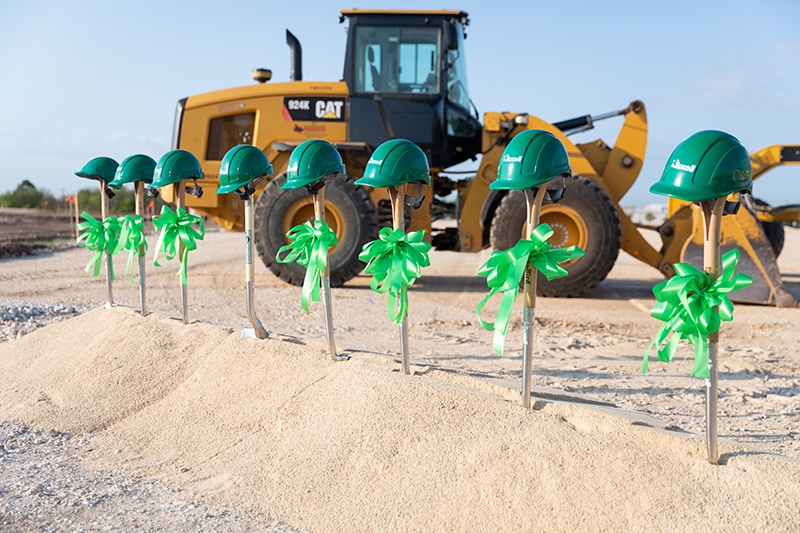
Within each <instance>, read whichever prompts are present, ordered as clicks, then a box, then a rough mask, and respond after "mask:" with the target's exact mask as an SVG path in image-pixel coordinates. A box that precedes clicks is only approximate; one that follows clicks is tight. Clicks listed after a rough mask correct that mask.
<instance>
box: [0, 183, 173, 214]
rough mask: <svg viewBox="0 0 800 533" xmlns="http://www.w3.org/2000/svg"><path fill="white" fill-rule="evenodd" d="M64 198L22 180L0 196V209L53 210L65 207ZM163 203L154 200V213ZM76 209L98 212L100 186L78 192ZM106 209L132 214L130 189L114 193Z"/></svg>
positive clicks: (133, 208)
mask: <svg viewBox="0 0 800 533" xmlns="http://www.w3.org/2000/svg"><path fill="white" fill-rule="evenodd" d="M66 198H67V197H66V196H64V197H62V198H56V197H55V196H53V194H52V193H51V192H50V191H48V190H47V189H37V188H36V186H35V185H34V184H33V183H31V182H30V181H28V180H23V181H22V182H20V184H19V185H17V187H16V189H14V190H13V191H6V192H5V193H3V194H0V207H22V208H25V209H53V210H55V209H56V208H57V207H62V208H65V207H66V205H65V202H66ZM150 200H151V198H150V197H149V196H148V197H146V198H145V206H146V205H147V204H149V203H150ZM164 203H165V202H164V201H163V200H162V199H161V198H156V200H155V205H154V212H155V213H158V212H160V211H161V206H162V205H164ZM59 204H60V205H59ZM78 207H79V208H80V210H81V211H91V212H97V211H100V186H99V185H96V186H95V187H92V188H89V189H81V190H80V191H78ZM108 207H109V211H110V212H112V213H133V212H134V211H135V210H136V200H135V195H134V193H133V189H132V187H129V186H127V185H126V186H124V187H123V188H122V189H121V190H119V191H114V197H113V198H111V199H110V200H109V202H108Z"/></svg>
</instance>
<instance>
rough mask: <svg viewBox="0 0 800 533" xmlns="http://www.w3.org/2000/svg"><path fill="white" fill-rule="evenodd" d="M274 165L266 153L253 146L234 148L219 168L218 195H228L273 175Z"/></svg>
mask: <svg viewBox="0 0 800 533" xmlns="http://www.w3.org/2000/svg"><path fill="white" fill-rule="evenodd" d="M272 172H273V170H272V165H271V164H270V162H269V159H267V156H266V155H264V152H262V151H261V150H259V149H258V148H256V147H255V146H253V145H252V144H240V145H239V146H234V147H233V148H231V149H230V150H228V153H226V154H225V157H223V158H222V164H221V165H220V167H219V187H217V190H216V191H215V192H216V193H217V194H228V193H229V192H234V191H235V190H237V189H240V188H241V187H245V188H246V187H247V186H248V185H249V184H250V182H252V181H253V180H257V179H259V178H261V177H262V176H265V175H267V174H272Z"/></svg>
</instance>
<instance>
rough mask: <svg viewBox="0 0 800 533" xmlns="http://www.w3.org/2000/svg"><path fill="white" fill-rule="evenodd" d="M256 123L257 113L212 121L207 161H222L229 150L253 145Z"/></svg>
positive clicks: (209, 130) (209, 131) (209, 125)
mask: <svg viewBox="0 0 800 533" xmlns="http://www.w3.org/2000/svg"><path fill="white" fill-rule="evenodd" d="M255 123H256V114H255V113H243V114H241V115H232V116H229V117H218V118H214V119H211V122H209V124H208V145H207V148H206V161H222V158H223V157H224V156H225V154H226V153H228V150H230V149H231V148H233V147H234V146H237V145H240V144H253V130H254V129H255Z"/></svg>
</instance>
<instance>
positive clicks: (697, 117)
mask: <svg viewBox="0 0 800 533" xmlns="http://www.w3.org/2000/svg"><path fill="white" fill-rule="evenodd" d="M347 7H360V8H397V7H402V8H405V9H414V8H425V9H432V8H433V9H461V10H464V11H467V12H469V14H470V19H471V24H470V26H469V28H468V38H467V41H466V43H465V44H466V50H465V52H466V54H467V63H468V69H469V72H468V74H469V88H470V93H471V97H472V99H473V101H474V102H475V105H476V106H477V108H478V110H479V111H480V112H481V113H483V112H484V111H520V112H523V111H524V112H529V113H531V114H532V115H535V116H538V117H540V118H542V119H544V120H547V121H550V122H555V121H559V120H564V119H567V118H572V117H575V116H579V115H584V114H595V115H596V114H600V113H604V112H607V111H611V110H615V109H621V108H624V107H626V106H627V105H628V103H629V102H630V101H632V100H635V99H639V100H642V101H643V102H644V103H645V105H646V106H647V115H648V122H649V139H648V150H647V156H646V158H645V164H644V168H643V169H642V173H641V174H640V177H639V180H638V181H637V183H636V184H635V185H634V187H633V188H632V189H631V191H630V192H629V193H628V195H627V196H626V197H625V198H624V199H623V202H622V203H623V204H634V205H643V204H646V203H648V202H660V201H663V199H662V198H661V197H658V196H655V195H651V194H650V193H649V192H648V188H649V186H650V185H651V184H652V183H653V182H655V181H657V180H658V178H659V177H660V174H661V171H662V170H663V168H664V164H665V163H666V160H667V158H668V157H669V155H670V153H671V151H672V149H673V148H674V147H675V146H676V145H677V144H678V143H680V142H681V141H682V140H683V139H685V138H686V137H688V136H689V135H691V134H692V133H694V132H696V131H699V130H703V129H720V130H724V131H727V132H729V133H732V134H733V135H736V136H737V137H738V138H739V139H740V140H741V141H742V143H743V144H744V145H745V146H746V147H747V148H748V150H750V151H751V152H752V151H756V150H758V149H760V148H763V147H765V146H768V145H771V144H800V126H799V125H798V123H799V122H800V120H798V119H800V98H799V96H800V94H799V93H800V2H797V1H793V0H760V1H736V0H733V1H712V2H700V1H693V2H689V1H683V0H678V1H670V2H646V1H616V2H612V1H607V2H599V1H584V0H576V1H572V2H553V1H549V2H543V1H538V0H536V1H527V2H485V1H481V2H477V1H472V0H462V1H461V2H457V3H456V2H450V1H448V2H446V3H445V2H442V3H439V2H436V3H433V2H417V1H408V0H406V1H404V2H402V3H401V2H394V3H389V2H374V1H372V2H370V1H363V2H359V3H355V4H354V3H352V2H351V3H350V4H337V3H335V2H325V1H316V0H315V1H295V2H274V1H264V0H261V1H259V2H250V1H235V0H231V1H228V2H225V3H222V2H205V1H195V2H170V1H168V0H163V1H160V2H154V1H149V0H148V1H137V2H124V3H123V2H80V1H61V2H51V1H37V2H28V3H22V2H11V1H10V0H0V14H1V15H2V16H0V161H2V165H0V192H2V191H5V190H8V189H11V188H13V187H14V186H16V184H17V183H19V182H20V181H21V180H23V179H29V180H31V181H32V182H33V183H35V184H36V185H37V186H39V187H44V188H48V189H50V190H51V191H52V192H53V193H55V194H57V195H58V194H61V193H62V192H65V193H67V194H69V193H71V192H73V191H75V190H77V189H78V188H81V187H86V186H87V185H88V182H87V181H86V180H82V179H80V178H77V177H75V176H74V174H73V173H74V172H75V171H76V170H78V169H80V168H81V167H82V166H83V164H84V163H85V162H86V161H88V160H89V159H91V158H92V157H95V156H99V155H106V156H110V157H113V158H115V159H116V160H117V161H122V160H123V159H124V158H125V157H127V156H129V155H132V154H134V153H145V154H148V155H150V156H152V157H154V158H156V159H158V158H159V157H160V156H161V155H162V154H163V153H164V152H166V151H167V150H169V144H170V138H171V134H172V120H173V115H174V109H175V103H176V102H177V100H178V99H180V98H183V97H185V96H189V95H193V94H199V93H203V92H207V91H212V90H217V89H223V88H228V87H234V86H240V85H248V84H251V83H253V81H252V79H251V78H250V71H251V70H252V69H253V68H256V67H264V68H270V69H271V70H272V72H273V82H276V81H277V82H280V81H288V79H289V49H288V47H287V46H286V43H285V37H284V30H285V29H286V28H289V29H290V30H291V31H292V32H293V33H294V34H295V35H296V36H297V37H298V38H299V39H300V42H301V44H302V45H303V60H304V64H303V73H304V78H305V79H306V80H308V81H314V80H325V81H332V80H338V79H340V78H341V75H342V63H343V54H344V44H345V38H346V35H345V30H344V25H340V24H339V23H338V15H339V9H342V8H347ZM601 124H602V126H601V127H598V128H596V129H595V130H593V131H591V132H588V133H584V134H580V135H577V136H573V137H572V139H573V140H575V141H578V142H586V141H589V140H593V139H595V138H598V137H600V138H603V139H604V140H605V141H607V142H608V143H611V144H613V142H614V139H615V138H616V134H617V132H618V130H619V128H620V126H621V124H622V120H621V119H616V120H609V121H606V122H604V123H601ZM798 185H800V166H793V167H783V168H779V169H777V170H774V171H772V172H770V173H769V174H767V175H766V176H765V177H764V178H763V179H762V180H759V181H758V182H756V185H755V194H756V196H759V197H761V198H763V199H765V200H767V201H768V202H770V203H772V204H785V203H800V187H799V186H798Z"/></svg>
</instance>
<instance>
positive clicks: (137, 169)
mask: <svg viewBox="0 0 800 533" xmlns="http://www.w3.org/2000/svg"><path fill="white" fill-rule="evenodd" d="M155 169H156V161H155V159H153V158H152V157H150V156H146V155H143V154H136V155H132V156H130V157H126V158H125V160H124V161H123V162H122V163H120V165H119V166H118V167H117V172H116V174H115V175H114V181H112V182H111V183H109V185H111V186H112V187H122V186H123V185H124V184H126V183H133V182H136V181H144V182H146V183H150V182H151V181H153V171H155Z"/></svg>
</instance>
